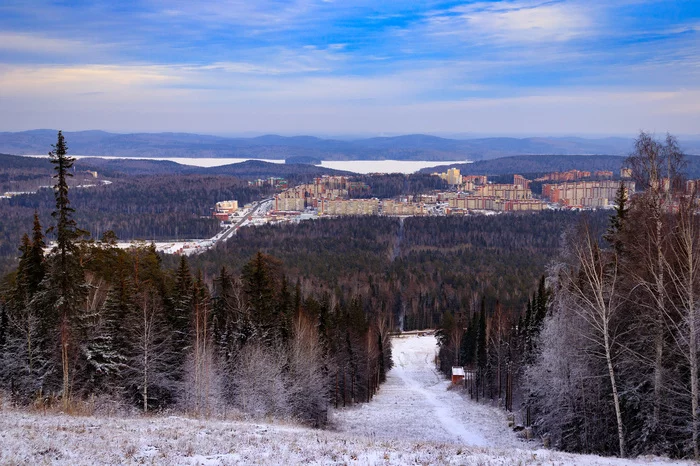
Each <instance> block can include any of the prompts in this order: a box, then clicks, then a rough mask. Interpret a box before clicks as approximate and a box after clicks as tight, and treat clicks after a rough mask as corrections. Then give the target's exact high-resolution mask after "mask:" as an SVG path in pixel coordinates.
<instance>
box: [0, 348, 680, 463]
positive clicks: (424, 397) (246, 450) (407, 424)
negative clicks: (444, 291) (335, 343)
mask: <svg viewBox="0 0 700 466" xmlns="http://www.w3.org/2000/svg"><path fill="white" fill-rule="evenodd" d="M434 354H435V338H434V337H432V336H428V337H418V336H411V337H404V338H396V339H395V340H394V361H395V367H394V369H392V370H391V371H390V372H389V375H388V380H387V382H386V384H384V385H383V386H382V387H381V389H380V391H379V394H378V395H377V396H376V397H375V399H374V400H373V401H372V402H371V403H369V404H365V405H362V406H359V407H353V408H348V409H344V410H339V411H337V412H335V413H333V414H332V416H331V421H332V425H331V427H330V429H329V430H325V431H324V430H314V429H307V428H303V427H298V426H295V425H292V424H285V423H280V422H276V423H253V422H245V421H230V420H229V421H226V420H198V419H188V418H184V417H175V416H170V417H135V418H107V417H79V416H76V417H69V416H64V415H58V414H48V415H42V414H32V413H22V412H16V411H13V410H8V409H5V410H3V411H1V412H0V465H25V464H32V465H34V464H57V465H83V464H85V465H87V464H167V465H172V464H183V465H228V464H246V465H247V464H266V465H267V464H270V465H273V464H274V465H276V464H315V465H322V464H323V465H325V464H337V465H343V464H349V465H375V464H376V465H384V464H387V465H406V464H421V465H433V464H435V465H441V464H450V465H503V466H506V465H570V464H571V465H647V464H648V465H651V464H666V465H671V464H674V465H680V464H692V463H685V462H673V461H668V460H662V459H659V458H637V459H634V460H620V459H615V458H601V457H597V456H586V455H572V454H566V453H560V452H555V451H549V450H544V449H541V448H539V447H537V446H536V444H534V443H530V444H528V443H525V442H523V441H521V440H519V439H517V438H516V437H515V435H514V434H513V433H512V432H511V431H510V429H508V428H507V427H506V421H505V416H504V414H503V413H502V412H500V411H499V410H497V409H493V408H490V407H488V406H485V405H481V404H477V403H474V402H472V401H471V400H469V399H468V398H465V397H462V396H461V395H460V394H459V393H457V392H456V391H453V390H450V391H448V390H447V385H448V382H447V381H445V380H443V379H442V378H441V377H439V376H438V375H437V374H436V373H435V371H434V370H433V364H432V361H433V357H434Z"/></svg>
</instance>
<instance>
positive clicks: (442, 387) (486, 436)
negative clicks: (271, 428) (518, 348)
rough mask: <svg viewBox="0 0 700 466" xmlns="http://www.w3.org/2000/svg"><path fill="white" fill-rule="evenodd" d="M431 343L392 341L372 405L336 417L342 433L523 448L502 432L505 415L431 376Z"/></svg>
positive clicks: (406, 339)
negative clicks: (385, 371)
mask: <svg viewBox="0 0 700 466" xmlns="http://www.w3.org/2000/svg"><path fill="white" fill-rule="evenodd" d="M436 344H437V342H436V340H435V337H434V336H432V335H430V336H415V335H412V336H404V337H396V338H394V339H393V340H392V345H393V347H392V352H393V358H394V368H393V369H392V370H391V371H389V373H388V374H387V381H386V382H385V383H384V384H383V385H382V386H381V388H380V390H379V393H377V395H376V396H375V398H374V399H373V400H372V402H371V403H368V404H363V405H359V406H357V407H354V408H350V409H345V410H342V411H339V412H337V413H335V415H334V416H333V417H332V422H333V424H335V426H336V428H337V429H338V430H339V431H341V432H348V433H364V434H367V435H370V436H373V437H376V438H382V439H391V438H404V439H413V440H430V441H436V442H449V443H456V444H461V445H468V446H499V447H509V448H515V447H519V448H527V445H526V444H525V443H522V442H520V441H519V440H518V439H517V438H516V436H515V434H514V433H513V431H512V430H511V429H509V428H508V427H507V422H506V417H505V413H503V412H502V411H501V410H499V409H497V408H492V407H490V406H486V405H483V404H479V403H476V402H473V401H471V400H469V399H468V398H465V397H464V396H463V395H462V394H460V393H459V391H458V390H449V391H448V389H447V388H448V387H449V385H450V382H449V381H448V380H445V378H444V377H443V376H442V375H440V374H439V373H438V372H437V371H436V370H435V364H434V360H435V353H436V350H437V346H436Z"/></svg>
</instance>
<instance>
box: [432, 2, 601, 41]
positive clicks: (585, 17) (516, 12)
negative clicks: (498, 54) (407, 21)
mask: <svg viewBox="0 0 700 466" xmlns="http://www.w3.org/2000/svg"><path fill="white" fill-rule="evenodd" d="M428 25H429V32H430V33H431V34H434V35H455V36H459V37H462V38H465V39H473V40H477V41H503V42H508V43H513V44H521V43H530V42H549V41H555V42H564V41H568V40H571V39H574V38H577V37H582V36H587V35H589V34H591V33H592V30H593V28H594V21H593V18H592V11H591V10H589V9H587V8H586V7H584V6H582V5H579V4H576V3H553V2H537V3H535V2H527V1H507V2H498V3H486V2H483V3H482V2H480V3H472V4H468V5H462V6H457V7H454V8H452V9H450V10H448V11H439V12H435V13H433V14H432V15H430V16H429V18H428Z"/></svg>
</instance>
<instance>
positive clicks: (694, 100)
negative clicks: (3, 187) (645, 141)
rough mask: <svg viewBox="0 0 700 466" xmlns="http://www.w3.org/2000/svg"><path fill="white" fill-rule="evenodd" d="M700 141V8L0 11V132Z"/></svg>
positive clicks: (174, 3)
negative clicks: (667, 135)
mask: <svg viewBox="0 0 700 466" xmlns="http://www.w3.org/2000/svg"><path fill="white" fill-rule="evenodd" d="M33 128H53V129H56V128H62V129H64V130H83V129H104V130H110V131H118V132H132V131H144V132H152V131H188V132H202V133H211V134H244V133H270V132H275V133H282V134H302V133H303V134H317V135H329V134H333V135H342V134H347V135H351V134H357V135H360V134H397V133H415V132H422V133H432V134H456V133H460V134H474V135H477V134H480V135H481V134H500V135H559V134H591V135H593V134H595V135H602V134H610V135H634V134H635V133H636V132H638V131H639V130H640V129H645V130H649V131H654V132H657V133H663V132H666V131H670V132H671V133H674V134H679V135H683V134H700V1H698V0H657V1H654V0H565V1H556V0H554V1H528V0H522V1H520V0H516V1H494V2H457V1H430V0H428V1H424V2H418V1H409V0H395V1H378V0H357V1H355V0H337V1H333V0H297V1H294V0H292V1H278V0H250V1H245V0H229V1H217V2H206V1H192V0H149V1H129V0H121V1H119V2H114V1H105V2H89V1H69V0H66V1H58V2H43V1H40V0H23V1H15V0H3V1H2V2H0V131H17V130H25V129H33Z"/></svg>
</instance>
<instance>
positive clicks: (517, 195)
mask: <svg viewBox="0 0 700 466" xmlns="http://www.w3.org/2000/svg"><path fill="white" fill-rule="evenodd" d="M523 179H524V178H523ZM474 192H475V194H476V195H477V196H486V197H489V196H495V197H499V198H502V199H532V191H530V188H525V187H523V186H520V185H516V184H485V185H483V186H477V187H476V188H475V190H474Z"/></svg>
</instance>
